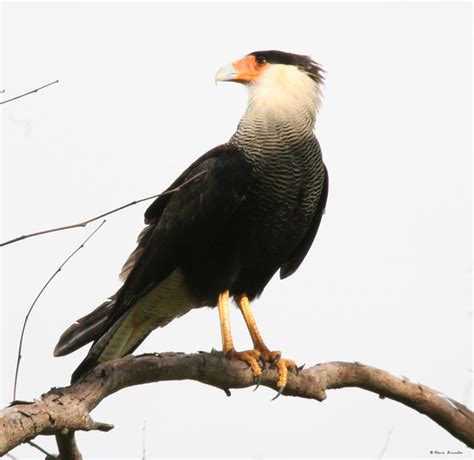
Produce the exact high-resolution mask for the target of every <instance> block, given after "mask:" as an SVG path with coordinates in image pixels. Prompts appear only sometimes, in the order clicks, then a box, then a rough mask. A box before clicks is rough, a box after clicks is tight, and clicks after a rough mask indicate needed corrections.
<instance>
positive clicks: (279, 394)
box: [272, 387, 285, 401]
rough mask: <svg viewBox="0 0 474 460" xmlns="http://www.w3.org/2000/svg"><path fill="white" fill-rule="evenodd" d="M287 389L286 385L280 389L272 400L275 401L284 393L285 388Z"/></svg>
mask: <svg viewBox="0 0 474 460" xmlns="http://www.w3.org/2000/svg"><path fill="white" fill-rule="evenodd" d="M284 389H285V387H281V388H280V389H279V390H278V393H277V394H276V395H275V396H274V397H273V398H272V401H275V399H277V398H279V397H280V396H281V395H282V394H283V390H284Z"/></svg>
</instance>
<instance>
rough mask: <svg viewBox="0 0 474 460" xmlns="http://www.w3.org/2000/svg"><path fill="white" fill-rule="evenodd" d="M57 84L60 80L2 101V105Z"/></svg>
mask: <svg viewBox="0 0 474 460" xmlns="http://www.w3.org/2000/svg"><path fill="white" fill-rule="evenodd" d="M56 83H59V80H55V81H52V82H51V83H48V84H46V85H43V86H40V87H39V88H36V89H33V90H31V91H28V92H27V93H23V94H20V95H19V96H15V97H12V98H11V99H7V100H6V101H1V102H0V105H2V104H6V103H7V102H11V101H15V100H16V99H20V98H21V97H25V96H28V95H29V94H33V93H37V92H38V91H40V90H42V89H43V88H47V87H48V86H51V85H54V84H56ZM2 92H5V90H3V91H2Z"/></svg>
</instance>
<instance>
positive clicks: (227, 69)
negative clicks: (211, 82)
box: [215, 64, 239, 85]
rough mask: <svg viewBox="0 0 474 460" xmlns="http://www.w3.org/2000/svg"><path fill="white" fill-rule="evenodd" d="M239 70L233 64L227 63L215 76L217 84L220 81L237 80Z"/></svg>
mask: <svg viewBox="0 0 474 460" xmlns="http://www.w3.org/2000/svg"><path fill="white" fill-rule="evenodd" d="M238 74H239V73H238V72H237V70H236V69H235V67H234V66H233V65H232V64H227V65H225V66H223V67H221V68H220V69H219V70H218V71H217V73H216V77H215V81H216V85H217V83H218V82H220V81H236V78H237V76H238Z"/></svg>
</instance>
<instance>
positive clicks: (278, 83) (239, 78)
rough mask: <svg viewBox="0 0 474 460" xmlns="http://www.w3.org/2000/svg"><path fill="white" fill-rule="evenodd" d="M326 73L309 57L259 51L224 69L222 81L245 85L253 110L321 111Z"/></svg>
mask: <svg viewBox="0 0 474 460" xmlns="http://www.w3.org/2000/svg"><path fill="white" fill-rule="evenodd" d="M322 73H323V70H322V69H321V67H320V66H319V65H318V64H317V63H316V62H314V61H313V60H312V59H311V58H310V57H309V56H303V55H299V54H293V53H286V52H283V51H274V50H273V51H255V52H253V53H250V54H248V55H247V56H245V57H244V58H242V59H240V60H238V61H234V62H232V63H231V64H228V65H225V66H223V67H221V68H220V69H219V70H218V72H217V74H216V77H215V78H216V83H217V82H219V81H233V82H237V83H242V84H245V85H246V86H247V87H248V89H249V97H250V99H249V109H251V110H252V111H255V110H256V111H258V112H259V113H261V112H265V113H268V112H273V113H283V112H293V111H295V110H303V111H306V112H309V113H312V114H313V115H314V113H315V112H316V111H317V109H318V107H319V102H320V94H321V86H322V83H323V76H322Z"/></svg>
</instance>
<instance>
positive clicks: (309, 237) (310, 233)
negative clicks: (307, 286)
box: [280, 166, 329, 279]
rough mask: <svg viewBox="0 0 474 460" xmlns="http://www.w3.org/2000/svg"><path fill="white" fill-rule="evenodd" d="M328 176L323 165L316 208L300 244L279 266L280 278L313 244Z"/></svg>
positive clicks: (324, 201) (296, 263)
mask: <svg viewBox="0 0 474 460" xmlns="http://www.w3.org/2000/svg"><path fill="white" fill-rule="evenodd" d="M328 188H329V177H328V171H327V169H326V166H324V178H323V189H322V191H321V196H320V198H319V201H318V204H317V206H316V210H315V212H314V216H313V220H312V221H311V224H310V226H309V228H308V230H307V232H306V234H305V236H304V238H303V239H302V240H301V242H300V244H299V245H298V246H297V247H296V249H295V250H294V251H293V253H292V254H291V256H290V257H289V259H288V261H287V262H286V263H285V264H284V265H282V267H281V268H280V279H284V278H288V276H290V275H292V274H293V273H294V272H295V271H296V270H297V269H298V267H299V266H300V265H301V262H303V260H304V258H305V257H306V254H307V253H308V251H309V248H310V247H311V245H312V244H313V241H314V238H315V236H316V233H318V229H319V224H320V223H321V218H322V217H323V214H324V209H325V208H326V201H327V198H328Z"/></svg>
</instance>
